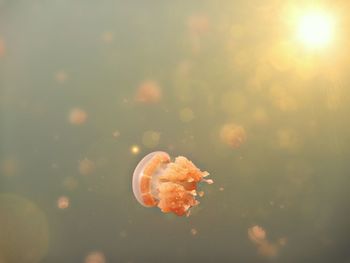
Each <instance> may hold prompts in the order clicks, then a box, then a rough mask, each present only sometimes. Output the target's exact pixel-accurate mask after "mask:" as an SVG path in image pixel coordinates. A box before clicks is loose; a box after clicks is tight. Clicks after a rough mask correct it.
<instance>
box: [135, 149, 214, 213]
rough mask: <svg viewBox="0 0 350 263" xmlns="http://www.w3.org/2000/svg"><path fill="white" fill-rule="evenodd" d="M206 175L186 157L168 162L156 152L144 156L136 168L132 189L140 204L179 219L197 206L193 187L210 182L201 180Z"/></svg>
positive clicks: (164, 154) (168, 160)
mask: <svg viewBox="0 0 350 263" xmlns="http://www.w3.org/2000/svg"><path fill="white" fill-rule="evenodd" d="M208 175H209V174H208V173H207V172H202V171H201V170H199V169H198V168H197V167H196V166H195V165H194V164H193V163H192V162H191V161H190V160H188V159H187V158H186V157H183V156H178V157H176V158H175V161H174V162H172V161H171V158H170V156H169V155H168V154H167V153H166V152H162V151H157V152H152V153H150V154H148V155H146V156H145V157H144V158H143V159H142V160H141V161H140V162H139V164H138V165H137V166H136V168H135V170H134V174H133V182H132V188H133V192H134V195H135V197H136V199H137V201H138V202H139V203H140V204H141V205H143V206H145V207H153V206H158V207H159V208H160V209H161V211H162V212H163V213H171V212H172V213H175V214H176V215H178V216H183V215H186V214H188V213H189V209H190V208H191V207H193V206H196V205H198V204H199V202H198V201H197V200H196V196H197V184H198V183H200V182H207V183H208V184H210V183H212V182H213V181H212V180H210V179H208V180H207V179H205V178H204V177H206V176H208Z"/></svg>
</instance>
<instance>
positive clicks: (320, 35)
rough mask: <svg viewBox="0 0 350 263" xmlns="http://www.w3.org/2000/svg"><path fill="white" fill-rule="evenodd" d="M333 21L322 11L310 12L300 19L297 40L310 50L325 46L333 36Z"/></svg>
mask: <svg viewBox="0 0 350 263" xmlns="http://www.w3.org/2000/svg"><path fill="white" fill-rule="evenodd" d="M333 26H334V21H333V19H332V18H331V16H329V15H328V14H326V13H324V12H322V11H311V12H308V13H305V14H304V15H303V16H301V17H300V19H299V23H298V28H297V34H298V39H299V40H300V41H301V42H302V43H304V44H305V45H306V46H307V47H310V48H320V47H324V46H326V45H327V44H328V43H329V42H330V41H331V39H332V36H333Z"/></svg>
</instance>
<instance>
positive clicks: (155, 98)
mask: <svg viewBox="0 0 350 263" xmlns="http://www.w3.org/2000/svg"><path fill="white" fill-rule="evenodd" d="M161 98H162V90H161V88H160V86H159V84H158V83H157V82H156V81H152V80H147V81H144V82H143V83H141V84H140V86H139V87H138V89H137V91H136V95H135V101H136V102H139V103H144V104H154V103H158V102H159V101H160V100H161Z"/></svg>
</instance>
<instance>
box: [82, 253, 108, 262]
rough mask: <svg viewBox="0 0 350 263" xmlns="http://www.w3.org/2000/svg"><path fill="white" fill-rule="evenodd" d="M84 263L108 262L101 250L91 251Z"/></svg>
mask: <svg viewBox="0 0 350 263" xmlns="http://www.w3.org/2000/svg"><path fill="white" fill-rule="evenodd" d="M84 263H106V257H105V255H104V254H103V253H102V252H101V251H91V252H90V253H89V254H87V256H86V257H85V261H84Z"/></svg>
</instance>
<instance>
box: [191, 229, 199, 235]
mask: <svg viewBox="0 0 350 263" xmlns="http://www.w3.org/2000/svg"><path fill="white" fill-rule="evenodd" d="M197 234H198V231H197V229H195V228H192V229H191V235H192V236H195V235H197Z"/></svg>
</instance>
